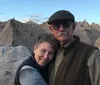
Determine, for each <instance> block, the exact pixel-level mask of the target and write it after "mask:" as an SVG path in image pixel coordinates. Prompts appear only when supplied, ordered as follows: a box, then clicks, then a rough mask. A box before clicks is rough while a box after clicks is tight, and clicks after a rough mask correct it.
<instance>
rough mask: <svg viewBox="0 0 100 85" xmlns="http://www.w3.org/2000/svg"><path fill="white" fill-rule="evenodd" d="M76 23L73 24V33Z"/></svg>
mask: <svg viewBox="0 0 100 85" xmlns="http://www.w3.org/2000/svg"><path fill="white" fill-rule="evenodd" d="M75 27H76V23H75V22H74V23H73V30H74V31H75Z"/></svg>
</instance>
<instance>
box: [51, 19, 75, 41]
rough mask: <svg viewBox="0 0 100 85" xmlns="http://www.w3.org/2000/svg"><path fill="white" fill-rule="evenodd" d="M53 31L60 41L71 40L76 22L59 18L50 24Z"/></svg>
mask: <svg viewBox="0 0 100 85" xmlns="http://www.w3.org/2000/svg"><path fill="white" fill-rule="evenodd" d="M49 28H50V30H51V33H52V34H53V35H54V36H55V38H56V39H57V40H59V41H60V42H70V40H71V38H72V36H73V32H74V28H75V26H74V22H71V21H66V20H58V21H55V22H53V24H51V25H50V26H49Z"/></svg>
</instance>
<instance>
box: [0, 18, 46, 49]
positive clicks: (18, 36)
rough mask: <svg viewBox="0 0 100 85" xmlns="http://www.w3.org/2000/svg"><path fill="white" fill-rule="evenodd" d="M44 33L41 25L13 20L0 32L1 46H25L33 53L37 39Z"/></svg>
mask: <svg viewBox="0 0 100 85" xmlns="http://www.w3.org/2000/svg"><path fill="white" fill-rule="evenodd" d="M44 32H45V31H44V30H43V29H41V28H40V27H39V25H36V24H30V23H21V22H19V21H17V20H15V19H11V20H9V21H8V22H7V23H6V25H5V26H4V28H3V29H2V31H1V32H0V45H12V46H18V45H23V46H25V47H27V48H28V49H29V50H30V51H32V50H33V45H34V43H35V41H36V37H37V36H38V35H39V34H42V33H44Z"/></svg>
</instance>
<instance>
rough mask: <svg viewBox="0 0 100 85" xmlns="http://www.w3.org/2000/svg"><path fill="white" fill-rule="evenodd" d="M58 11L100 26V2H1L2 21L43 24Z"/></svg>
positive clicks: (14, 0) (13, 0) (0, 13)
mask: <svg viewBox="0 0 100 85" xmlns="http://www.w3.org/2000/svg"><path fill="white" fill-rule="evenodd" d="M58 10H68V11H70V12H71V13H72V14H73V15H74V16H75V20H76V21H83V20H85V19H86V21H88V22H89V23H90V24H91V23H92V22H94V23H98V24H100V17H99V16H100V0H0V21H7V20H9V19H12V18H15V19H16V20H18V21H21V22H26V21H29V20H31V21H34V22H36V23H43V22H45V21H47V20H48V18H49V17H50V16H51V15H52V14H53V13H54V12H56V11H58Z"/></svg>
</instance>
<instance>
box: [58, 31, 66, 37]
mask: <svg viewBox="0 0 100 85" xmlns="http://www.w3.org/2000/svg"><path fill="white" fill-rule="evenodd" d="M57 35H58V36H62V35H64V36H65V35H67V32H59V33H58V34H57Z"/></svg>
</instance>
